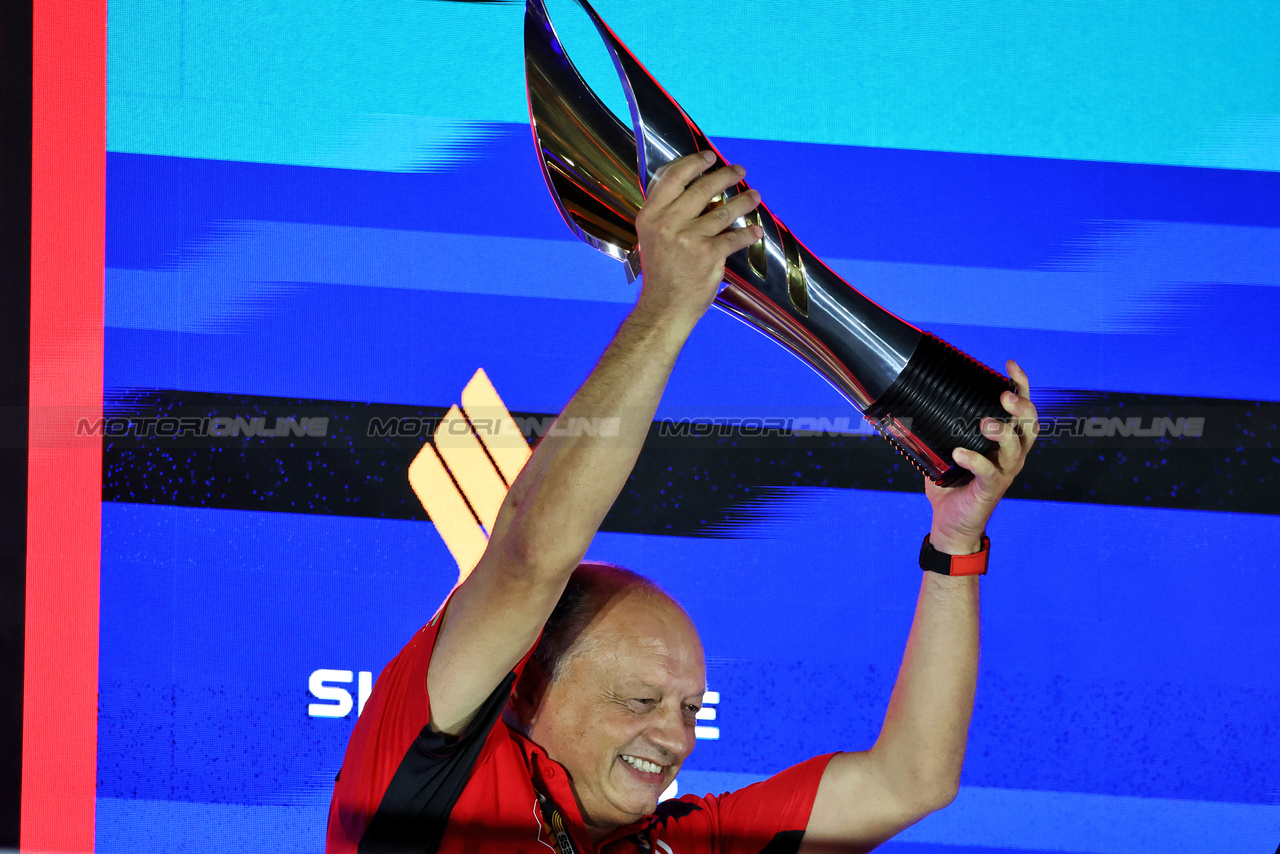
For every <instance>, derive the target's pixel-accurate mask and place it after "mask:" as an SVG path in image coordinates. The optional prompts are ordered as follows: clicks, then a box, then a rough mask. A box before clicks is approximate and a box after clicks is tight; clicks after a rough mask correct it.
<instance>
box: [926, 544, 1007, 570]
mask: <svg viewBox="0 0 1280 854" xmlns="http://www.w3.org/2000/svg"><path fill="white" fill-rule="evenodd" d="M990 556H991V540H989V539H987V535H986V534H983V535H982V550H981V551H979V552H974V553H973V554H971V555H949V554H945V553H943V552H940V551H938V550H937V549H935V548H934V547H933V545H932V544H931V543H930V542H929V535H928V534H925V536H924V542H923V543H921V544H920V568H921V569H927V570H929V571H930V572H936V573H939V574H940V575H986V574H987V558H989V557H990Z"/></svg>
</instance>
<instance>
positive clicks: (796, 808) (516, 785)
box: [325, 614, 830, 854]
mask: <svg viewBox="0 0 1280 854" xmlns="http://www.w3.org/2000/svg"><path fill="white" fill-rule="evenodd" d="M439 625H440V615H439V614H437V615H436V616H435V617H434V618H433V619H432V620H431V622H430V623H428V624H427V625H425V626H423V628H422V629H421V630H420V631H419V632H418V633H417V634H415V635H414V636H413V639H412V640H410V641H409V643H408V644H407V645H406V646H405V648H404V649H403V650H401V652H400V654H399V655H398V656H396V657H395V659H394V660H392V662H391V663H390V664H388V665H387V667H386V669H385V670H383V671H382V674H381V675H380V676H379V677H378V681H377V684H376V685H374V688H373V693H372V695H370V697H369V699H368V701H367V702H366V703H365V707H364V712H363V713H362V714H361V715H360V719H359V720H358V721H357V722H356V727H355V730H354V731H353V732H352V733H351V741H350V742H348V744H347V754H346V757H345V758H344V759H343V763H342V771H341V773H340V774H339V775H338V780H337V782H336V783H335V785H334V789H333V800H332V802H331V804H330V807H329V831H328V841H327V844H326V848H325V850H326V852H327V854H357V852H359V854H372V852H408V851H414V852H424V851H425V852H429V854H435V852H441V854H444V852H447V853H448V854H462V852H467V854H487V852H504V854H505V852H521V853H522V854H556V852H557V848H556V842H555V838H554V835H553V834H551V833H550V832H549V829H548V828H547V827H545V826H544V825H545V824H546V820H545V818H544V815H545V813H544V812H543V810H542V809H540V808H539V804H538V794H537V792H538V790H540V791H541V792H542V793H543V794H544V795H545V796H546V797H547V798H548V799H549V800H550V801H551V803H552V804H553V805H554V807H555V808H557V809H558V810H559V812H560V813H561V814H562V815H563V816H564V819H565V823H566V826H567V830H568V832H569V834H570V836H571V837H572V838H573V843H574V848H575V850H576V851H578V852H579V854H590V852H601V854H657V852H662V854H701V852H708V853H709V852H716V854H759V852H768V854H781V852H794V851H795V850H796V848H797V847H798V846H799V843H800V838H801V836H802V835H803V833H804V828H805V826H806V825H807V824H808V821H809V812H810V810H811V809H812V807H813V800H814V797H815V796H816V795H817V791H818V783H819V781H820V780H821V778H822V772H823V770H824V769H825V768H826V765H827V761H828V760H829V759H830V756H819V757H816V758H814V759H810V760H809V761H807V762H802V763H800V764H799V765H796V766H794V767H792V768H789V769H787V770H786V771H783V772H781V773H779V774H776V775H774V776H773V777H770V778H769V779H768V780H765V781H763V782H760V783H756V784H754V785H751V786H748V787H746V788H745V789H740V790H738V791H736V792H730V793H728V794H724V795H719V796H714V795H707V796H706V797H696V796H694V795H685V796H683V797H681V798H679V799H678V800H668V801H665V802H663V803H661V804H659V805H658V809H657V812H655V813H654V814H653V815H651V816H648V817H647V818H645V819H644V820H642V821H640V822H637V823H635V824H633V825H629V826H627V827H623V828H619V829H618V830H616V831H614V832H613V833H612V834H610V835H609V836H608V837H606V838H605V839H603V840H601V842H600V843H599V844H592V842H591V840H590V838H589V837H588V835H587V831H586V828H585V826H584V824H583V821H582V816H581V814H580V813H579V812H578V807H577V801H576V800H575V799H574V797H573V791H572V789H571V788H570V784H569V775H568V774H567V773H566V772H565V770H564V768H563V767H562V766H561V765H560V764H559V763H557V762H555V761H554V760H552V759H550V758H549V757H548V756H547V755H546V753H544V752H543V750H542V749H541V748H540V747H538V745H536V744H534V743H533V742H532V741H529V740H528V739H527V738H525V737H523V736H522V735H521V734H520V733H518V732H516V731H515V730H513V729H511V728H510V727H509V726H507V725H506V723H504V722H503V721H502V720H501V716H502V710H503V708H504V707H505V706H506V704H507V701H508V700H509V699H510V697H511V688H512V685H513V684H514V683H515V680H516V678H517V677H518V676H519V673H520V671H521V670H522V669H523V667H524V664H525V662H526V661H528V656H527V655H526V656H525V659H524V661H521V662H520V664H518V665H516V669H515V670H514V671H512V673H511V674H510V675H508V676H507V678H506V680H504V681H503V683H502V684H501V685H499V686H498V688H497V689H496V690H495V691H494V692H493V694H492V695H490V697H489V699H488V700H487V701H485V704H484V706H482V707H481V709H480V711H479V712H478V713H477V715H476V717H475V720H473V721H472V722H471V724H470V725H469V726H468V727H467V730H466V732H464V733H462V735H460V736H458V737H457V738H451V737H447V736H444V735H442V734H441V733H438V732H433V731H432V730H431V727H430V726H429V725H428V724H429V721H430V714H431V713H430V703H429V701H428V698H427V666H428V665H429V664H430V661H431V651H432V648H433V647H434V645H435V639H436V632H437V631H438V629H439ZM535 787H536V788H535Z"/></svg>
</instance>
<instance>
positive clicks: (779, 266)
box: [524, 0, 1016, 486]
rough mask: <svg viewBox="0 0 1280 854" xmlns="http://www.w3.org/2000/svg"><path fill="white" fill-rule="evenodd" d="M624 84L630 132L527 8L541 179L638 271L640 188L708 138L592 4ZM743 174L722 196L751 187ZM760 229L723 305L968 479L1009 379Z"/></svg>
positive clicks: (940, 474)
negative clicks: (964, 454) (959, 456)
mask: <svg viewBox="0 0 1280 854" xmlns="http://www.w3.org/2000/svg"><path fill="white" fill-rule="evenodd" d="M577 2H578V4H579V5H580V6H581V7H582V9H583V10H584V11H585V12H586V13H587V15H588V16H590V18H591V20H592V22H593V23H594V24H595V27H596V29H597V30H598V31H599V33H600V36H601V38H602V39H603V40H604V42H605V45H606V47H608V49H609V52H610V53H611V54H612V56H613V61H614V65H615V67H616V68H617V71H618V76H619V78H620V79H621V81H622V86H623V89H624V91H625V93H626V96H627V103H628V105H629V107H630V111H631V121H632V124H633V125H634V129H632V128H628V127H626V126H625V125H623V124H622V123H621V122H620V121H618V119H617V118H616V117H615V116H614V114H613V112H612V111H611V110H610V109H609V108H608V107H606V106H605V105H604V103H603V102H602V101H601V100H600V99H599V97H597V95H596V94H595V92H593V91H592V90H591V87H590V86H588V85H587V83H586V81H584V80H583V79H582V76H581V75H580V74H579V73H578V70H577V69H576V68H575V67H574V65H573V62H572V61H571V60H570V59H569V56H568V54H567V53H565V50H564V47H563V46H562V45H561V44H560V41H559V39H558V38H557V37H556V33H555V29H554V28H553V27H552V25H551V19H550V17H549V16H548V14H547V9H546V4H545V0H527V2H526V6H525V22H524V47H525V79H526V84H527V86H528V92H529V117H530V120H531V122H532V124H533V137H534V143H535V145H536V147H537V151H538V161H539V163H540V164H541V166H542V173H543V176H544V177H545V178H546V181H547V187H548V188H549V189H550V190H551V196H552V198H553V199H554V200H555V203H556V206H557V207H558V208H559V209H560V213H561V215H562V216H563V217H564V220H565V222H566V223H568V225H569V228H570V229H571V230H572V231H573V232H574V233H575V234H577V235H578V237H580V238H581V239H582V240H583V241H585V242H586V243H589V244H590V245H591V246H594V247H595V248H596V249H598V250H600V251H601V252H604V253H605V254H606V255H609V256H611V257H613V258H616V259H618V260H619V261H622V262H624V263H625V265H626V269H627V275H628V277H629V278H630V279H632V280H634V279H635V277H636V276H638V275H639V274H640V257H639V239H638V238H637V236H636V227H635V220H636V213H637V211H639V210H640V207H641V205H643V204H644V191H643V188H644V187H647V186H648V185H649V182H650V180H651V179H652V178H653V177H654V175H655V173H656V172H657V171H658V170H659V169H660V168H661V167H662V166H664V165H666V164H667V163H670V162H671V161H673V160H676V159H678V158H680V157H684V156H686V155H689V154H694V153H695V152H698V151H710V152H713V153H714V154H715V155H716V159H717V162H716V164H715V165H716V166H723V165H726V161H725V159H724V158H723V157H721V156H720V152H719V151H717V150H716V147H715V146H714V145H712V144H711V142H710V141H708V139H707V137H706V135H705V134H703V133H702V131H701V130H699V128H698V126H697V125H696V124H694V123H693V120H692V119H690V118H689V117H688V116H687V115H686V114H685V112H684V110H683V109H681V108H680V105H679V104H677V103H676V102H675V100H674V99H672V97H671V96H670V95H668V94H667V93H666V92H665V91H664V90H663V88H662V87H661V86H660V85H659V84H658V82H657V81H656V80H654V79H653V77H652V76H651V75H650V74H649V72H648V71H647V70H645V68H644V66H643V65H641V64H640V62H639V61H638V60H637V59H636V58H635V57H634V56H633V55H632V54H631V51H629V50H628V49H627V47H626V45H624V44H623V43H622V42H621V41H620V40H619V39H618V37H617V36H616V35H614V33H613V31H612V30H610V29H609V27H608V25H607V24H605V22H604V21H603V20H602V19H601V18H600V16H599V15H598V14H597V13H596V11H595V9H594V8H592V6H591V4H590V3H589V2H587V0H577ZM747 189H748V186H747V184H746V182H745V181H744V182H741V183H739V184H738V185H736V186H735V187H731V188H730V189H729V190H727V191H726V192H725V194H724V196H723V197H722V198H721V201H724V200H727V199H728V198H731V197H732V196H733V195H735V194H737V193H741V192H745V191H746V190H747ZM737 224H738V225H739V226H740V227H741V226H745V225H758V226H761V227H762V228H763V230H764V236H763V237H761V239H760V240H758V241H757V242H756V243H755V244H753V245H751V246H749V247H747V248H746V249H744V250H742V251H740V252H736V253H734V254H733V255H731V256H730V257H729V258H728V260H727V261H726V263H725V283H726V284H725V286H724V287H723V289H722V290H721V291H720V294H719V295H718V296H717V297H716V300H715V304H716V305H717V306H719V307H720V308H721V309H723V310H725V311H727V312H729V313H730V314H732V315H733V316H735V317H737V318H739V319H740V320H742V321H744V322H746V323H747V324H748V325H750V326H752V327H754V328H755V329H757V330H758V331H760V332H762V333H764V334H765V335H767V336H768V337H770V338H772V339H773V340H774V341H776V342H778V343H779V344H781V345H782V346H783V347H785V348H786V349H788V350H790V351H791V352H792V353H794V354H795V355H797V356H799V357H800V358H801V359H802V360H803V361H805V362H806V363H807V364H809V365H810V366H811V367H812V368H813V369H814V370H816V371H817V372H818V373H819V374H820V375H821V376H823V377H824V378H826V380H827V381H828V382H830V383H831V384H832V385H833V386H834V387H835V388H836V389H837V390H838V391H839V392H840V393H841V394H843V395H844V396H845V397H846V398H847V399H848V400H849V401H850V402H851V403H852V404H853V405H854V406H856V407H857V408H858V410H859V411H860V412H861V413H862V414H863V416H864V417H866V419H867V420H868V421H869V422H870V423H871V424H872V425H873V426H874V427H875V428H876V430H877V431H878V432H879V433H880V434H881V435H882V436H884V437H885V438H886V439H888V440H889V442H890V443H892V445H893V446H894V447H895V448H896V449H897V450H898V452H899V453H901V454H902V455H903V456H905V457H906V458H907V459H909V460H910V461H911V462H912V463H913V464H914V465H915V466H916V468H918V469H919V470H920V471H921V472H923V473H924V474H925V475H927V476H928V477H929V478H930V479H932V480H933V481H934V483H937V484H938V485H940V486H954V485H959V484H963V483H965V482H967V481H968V480H970V479H971V478H972V477H973V476H972V475H971V474H970V473H969V472H968V471H967V470H966V469H964V468H961V467H960V466H957V465H956V464H955V463H954V462H953V461H952V458H951V452H952V451H953V450H954V449H955V448H956V447H965V448H969V449H970V450H973V451H977V452H978V453H981V454H985V455H987V456H989V457H990V456H993V455H994V453H995V451H996V448H997V445H996V443H995V442H994V441H992V440H991V439H988V438H987V437H986V436H984V435H982V432H981V429H980V423H981V420H982V419H983V418H984V417H991V418H996V419H998V420H1002V421H1007V420H1008V417H1009V416H1008V414H1007V413H1006V412H1005V411H1004V409H1003V408H1002V407H1001V405H1000V394H1001V392H1003V391H1004V390H1006V389H1008V390H1010V391H1016V386H1015V385H1014V383H1012V382H1011V381H1010V380H1009V379H1008V378H1006V377H1004V376H1002V375H1001V374H999V373H997V372H996V371H993V370H992V369H991V368H988V367H987V366H986V365H983V364H982V363H980V362H978V361H977V360H975V359H973V358H972V357H970V356H969V355H967V354H965V353H963V352H961V351H960V350H958V349H956V348H955V347H953V346H951V345H950V344H948V343H947V342H945V341H943V340H942V339H941V338H938V337H937V336H936V335H932V334H930V333H928V332H922V331H921V330H919V329H917V328H916V327H915V326H912V325H911V324H910V323H907V322H906V321H904V320H902V319H900V318H898V317H896V316H895V315H893V314H892V313H890V312H888V311H886V310H885V309H883V308H881V307H880V306H879V305H877V304H876V303H875V302H873V301H872V300H870V299H868V298H867V297H866V296H864V295H863V294H861V293H860V292H858V291H857V290H856V289H855V288H853V287H852V286H851V285H849V284H848V283H847V282H845V281H844V280H843V279H841V278H840V277H839V276H838V275H836V274H835V273H834V272H832V271H831V269H830V268H828V267H827V266H826V265H825V264H823V263H822V261H821V260H819V259H818V257H817V256H816V255H814V254H813V253H812V252H810V251H809V250H808V249H807V248H805V246H804V244H802V243H801V242H800V241H799V240H798V239H796V237H795V235H793V234H792V233H791V231H790V230H788V229H787V227H786V226H785V225H783V224H782V221H781V220H779V219H778V218H777V217H775V216H774V215H773V214H772V213H771V212H770V211H769V209H768V208H767V207H766V206H765V205H764V204H761V205H760V206H759V207H757V208H756V209H755V210H754V211H752V212H751V213H750V214H748V215H747V216H746V217H744V218H743V219H741V220H739V221H738V223H737Z"/></svg>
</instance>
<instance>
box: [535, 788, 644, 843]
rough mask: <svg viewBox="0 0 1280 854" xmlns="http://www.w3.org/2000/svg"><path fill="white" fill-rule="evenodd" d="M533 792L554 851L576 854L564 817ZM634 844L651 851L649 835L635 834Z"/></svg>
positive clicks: (539, 793) (539, 794) (538, 794)
mask: <svg viewBox="0 0 1280 854" xmlns="http://www.w3.org/2000/svg"><path fill="white" fill-rule="evenodd" d="M534 792H535V793H536V794H537V796H538V809H539V810H540V811H541V812H542V820H543V821H545V822H546V823H547V827H548V828H550V830H551V838H552V839H554V840H555V841H556V850H557V851H558V852H559V854H577V849H575V848H574V847H573V839H572V837H570V836H569V831H568V829H567V828H566V827H565V825H564V816H563V815H561V814H560V810H558V809H556V807H555V805H554V804H552V803H551V799H550V798H548V797H547V796H546V795H544V794H542V792H541V791H539V790H538V789H537V788H535V789H534ZM635 837H636V842H637V843H638V844H639V845H640V847H641V849H643V850H644V851H652V850H653V845H652V844H651V843H650V842H649V833H648V831H647V830H642V831H640V832H639V833H637V834H635Z"/></svg>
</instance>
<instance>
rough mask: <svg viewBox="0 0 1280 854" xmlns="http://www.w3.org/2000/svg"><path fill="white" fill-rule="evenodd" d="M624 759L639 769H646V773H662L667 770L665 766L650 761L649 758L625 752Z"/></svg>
mask: <svg viewBox="0 0 1280 854" xmlns="http://www.w3.org/2000/svg"><path fill="white" fill-rule="evenodd" d="M622 761H623V762H625V763H627V764H628V765H630V766H631V767H632V768H634V769H636V770H637V771H644V772H645V773H646V774H661V773H662V772H663V771H664V770H666V769H665V768H664V767H663V766H661V765H657V764H655V763H653V762H650V761H649V760H648V759H641V758H640V757H639V756H628V755H626V754H623V755H622Z"/></svg>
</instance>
